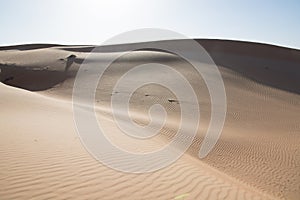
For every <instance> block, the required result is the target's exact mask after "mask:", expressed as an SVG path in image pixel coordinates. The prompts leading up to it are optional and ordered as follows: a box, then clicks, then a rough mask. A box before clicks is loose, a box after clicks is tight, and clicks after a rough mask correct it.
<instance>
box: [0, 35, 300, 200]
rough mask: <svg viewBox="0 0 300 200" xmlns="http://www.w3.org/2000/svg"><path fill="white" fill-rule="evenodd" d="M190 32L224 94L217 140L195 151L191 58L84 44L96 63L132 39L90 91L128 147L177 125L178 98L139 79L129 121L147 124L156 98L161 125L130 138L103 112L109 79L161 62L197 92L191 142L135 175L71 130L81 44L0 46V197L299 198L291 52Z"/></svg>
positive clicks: (154, 144) (297, 82) (203, 126)
mask: <svg viewBox="0 0 300 200" xmlns="http://www.w3.org/2000/svg"><path fill="white" fill-rule="evenodd" d="M160 42H161V43H166V44H167V43H170V42H175V43H178V45H180V42H182V41H160ZM198 42H199V43H200V44H202V45H203V47H204V48H205V49H206V50H207V51H208V52H209V53H210V55H211V56H212V58H213V59H214V61H215V62H216V64H217V65H218V67H219V70H220V72H221V75H222V77H223V80H224V84H225V89H226V96H227V104H228V105H227V106H228V108H227V116H226V121H225V126H224V129H223V132H222V135H221V138H220V139H219V140H218V142H217V144H216V146H215V147H214V149H213V151H212V152H211V153H210V154H209V155H208V156H207V157H206V158H204V159H201V160H200V159H199V158H198V151H199V148H200V146H201V145H200V144H201V143H202V141H203V138H204V134H205V132H206V130H207V128H208V124H209V119H210V112H211V108H210V104H211V102H210V98H209V94H208V90H207V87H206V86H205V83H204V81H203V79H202V78H201V77H200V76H199V75H197V73H195V71H194V70H193V69H192V68H191V66H190V64H189V63H187V62H186V61H184V60H183V59H181V58H179V57H178V56H176V55H173V54H171V53H168V52H163V51H156V50H154V49H145V48H143V43H138V44H126V45H112V46H104V47H101V48H100V50H99V51H98V52H95V54H96V57H97V59H98V61H99V62H101V60H102V59H103V60H105V59H107V58H108V57H110V56H111V55H113V54H116V53H120V52H123V51H126V50H127V49H128V48H129V47H131V46H132V45H133V46H135V47H136V48H137V49H139V50H137V51H134V52H131V53H129V54H126V55H123V56H122V57H120V58H119V59H118V60H117V61H115V62H114V63H113V64H112V66H111V67H110V68H109V69H108V70H107V71H105V73H104V76H103V78H102V79H101V80H100V82H99V87H98V88H97V93H96V99H95V101H96V108H97V117H98V120H99V121H101V122H102V125H103V126H104V128H106V129H109V130H110V133H111V134H110V135H108V137H109V138H110V139H111V140H112V141H113V142H114V144H116V145H118V146H120V147H122V148H125V149H127V150H129V151H134V152H146V151H151V150H154V149H157V148H159V147H161V146H162V145H164V144H166V143H168V142H169V141H170V140H171V139H172V137H173V136H174V134H175V133H176V129H177V128H178V127H177V124H178V120H179V117H178V116H179V113H180V107H179V105H178V104H177V103H176V97H175V96H174V94H172V93H171V92H169V91H168V90H166V89H165V88H163V87H160V86H157V85H148V86H144V87H141V88H139V89H138V90H137V91H136V92H135V93H134V94H133V96H132V98H131V100H130V109H131V111H132V117H133V119H134V120H135V121H136V122H137V123H141V124H147V122H149V118H148V109H149V108H150V106H151V105H152V104H154V103H159V104H161V105H162V106H163V107H164V108H165V109H166V112H167V113H168V119H167V122H166V126H165V127H164V128H163V129H162V130H161V131H160V134H159V135H158V136H156V137H154V138H152V139H150V140H145V141H140V142H137V141H136V140H134V139H132V138H129V137H126V136H124V135H122V133H121V132H120V130H119V129H118V128H117V127H116V125H115V124H114V122H113V117H112V112H111V105H110V100H111V98H112V95H113V96H116V97H118V96H119V98H122V95H123V93H124V91H118V92H116V93H112V91H113V90H112V89H113V87H114V85H115V84H116V82H117V81H118V80H119V78H120V77H121V76H122V75H123V74H124V73H125V72H127V71H128V70H130V69H132V68H133V67H134V66H136V65H138V64H144V63H149V62H160V63H162V64H166V65H169V66H171V67H173V68H175V69H176V70H178V71H179V72H180V73H181V74H183V75H184V76H186V77H188V79H189V81H190V83H191V85H192V87H193V88H194V90H195V91H196V95H197V97H198V99H199V105H200V108H201V122H200V125H199V130H198V132H197V136H196V138H195V140H194V141H193V144H192V146H191V147H190V148H189V149H188V151H187V152H186V153H185V154H184V155H183V156H182V157H181V158H180V159H179V160H178V161H177V162H175V163H174V164H172V165H171V166H169V167H167V168H164V169H162V170H159V171H156V172H152V173H146V174H130V173H122V172H118V171H115V170H113V169H110V168H108V167H106V166H104V165H102V164H101V163H99V162H98V161H96V160H95V159H94V158H93V157H92V156H91V155H90V154H89V153H88V152H87V151H86V150H85V149H84V147H83V146H82V144H81V142H80V139H79V137H78V135H77V133H76V127H75V124H74V121H73V112H72V102H71V97H72V89H73V83H74V78H75V76H76V72H77V70H78V68H79V66H80V65H81V64H82V62H83V60H84V59H85V58H86V56H87V53H88V52H90V51H91V50H92V48H93V47H92V46H63V45H48V44H40V45H19V46H11V47H1V48H0V69H1V73H0V80H1V82H3V83H4V84H2V83H1V84H0V93H1V98H0V107H1V112H0V115H1V121H0V127H1V132H0V134H1V140H0V142H1V145H0V157H1V159H2V160H1V163H0V177H1V179H0V186H1V190H0V199H30V198H32V199H47V198H55V199H174V198H176V197H178V196H180V195H183V194H186V197H185V199H299V197H300V151H299V143H300V135H299V134H300V123H299V122H300V114H299V113H300V96H299V93H300V79H299V74H300V68H299V66H300V51H298V50H293V49H287V48H282V47H276V46H270V45H264V44H254V43H245V42H236V41H219V40H198ZM86 62H93V60H86ZM5 84H6V85H5ZM128 84H130V83H128ZM16 87H17V88H16ZM19 88H21V89H19ZM23 89H25V90H23ZM27 90H29V91H27ZM32 91H34V92H32ZM112 156H113V159H116V160H118V159H119V158H118V156H117V155H112Z"/></svg>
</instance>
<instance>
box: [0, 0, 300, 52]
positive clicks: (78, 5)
mask: <svg viewBox="0 0 300 200" xmlns="http://www.w3.org/2000/svg"><path fill="white" fill-rule="evenodd" d="M0 8H1V12H0V27H1V32H0V45H7V44H22V43H60V44H101V43H102V42H103V41H104V40H106V39H109V38H110V37H112V36H114V35H116V34H119V33H122V32H125V31H129V30H133V29H137V28H163V29H170V30H173V31H176V32H179V33H182V34H184V35H187V36H189V37H196V38H225V39H235V40H247V41H258V42H264V43H271V44H278V45H282V46H288V47H296V48H299V49H300V1H299V0H282V1H276V0H252V1H251V0H249V1H243V0H206V1H205V0H98V1H97V0H85V1H76V0H44V1H42V0H27V1H22V0H7V1H4V0H0Z"/></svg>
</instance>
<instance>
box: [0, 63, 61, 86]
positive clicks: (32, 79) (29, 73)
mask: <svg viewBox="0 0 300 200" xmlns="http://www.w3.org/2000/svg"><path fill="white" fill-rule="evenodd" d="M0 70H1V72H0V81H1V82H3V83H4V84H7V85H10V86H14V87H18V88H22V89H26V90H30V91H41V90H47V89H49V88H52V87H53V86H55V85H57V84H59V83H61V82H63V81H64V80H65V79H66V74H65V73H64V72H63V71H51V70H47V69H38V70H37V69H34V70H33V69H30V68H28V67H23V66H22V67H21V66H16V65H3V64H0Z"/></svg>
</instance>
